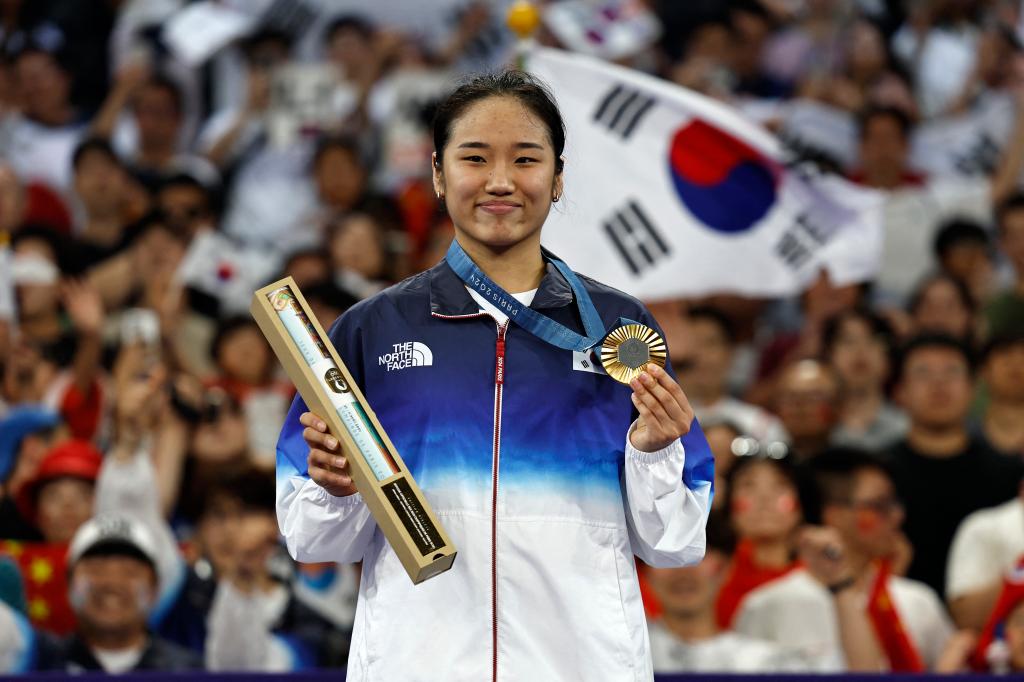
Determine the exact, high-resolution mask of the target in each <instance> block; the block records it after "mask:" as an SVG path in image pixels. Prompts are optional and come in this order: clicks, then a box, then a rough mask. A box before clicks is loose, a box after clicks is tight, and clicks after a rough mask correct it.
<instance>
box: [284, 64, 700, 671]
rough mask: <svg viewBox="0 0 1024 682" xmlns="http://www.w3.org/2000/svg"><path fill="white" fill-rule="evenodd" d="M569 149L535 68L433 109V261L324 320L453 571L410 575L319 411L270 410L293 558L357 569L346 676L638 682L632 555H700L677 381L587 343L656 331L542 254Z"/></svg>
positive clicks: (640, 658) (641, 651) (637, 306)
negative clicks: (436, 258)
mask: <svg viewBox="0 0 1024 682" xmlns="http://www.w3.org/2000/svg"><path fill="white" fill-rule="evenodd" d="M564 145H565V128H564V125H563V123H562V119H561V115H560V114H559V112H558V108H557V106H556V104H555V102H554V99H553V97H552V96H551V94H550V93H549V92H548V91H547V90H546V88H545V87H544V86H543V85H542V84H540V83H539V82H537V81H536V80H534V79H533V78H531V77H530V76H528V75H526V74H523V73H521V72H518V71H508V72H504V73H499V74H496V75H486V76H479V77H476V78H474V79H473V80H471V81H469V82H467V83H466V84H464V85H462V86H460V87H458V88H457V89H456V90H455V91H454V92H453V93H452V94H451V95H450V96H449V97H448V98H447V99H446V100H445V101H444V102H443V103H442V104H441V105H440V107H439V109H438V110H437V114H436V118H435V122H434V148H435V151H434V155H433V176H434V188H435V190H436V192H437V194H438V198H439V199H441V200H443V202H444V204H445V206H446V208H447V211H448V214H449V215H450V217H451V219H452V222H453V223H454V226H455V241H454V242H453V243H452V246H451V248H450V250H449V252H448V255H447V256H446V258H445V260H444V261H442V262H441V263H439V264H438V265H437V266H435V267H433V268H431V269H430V270H427V271H426V272H423V273H420V274H419V275H416V276H414V277H412V278H410V279H408V280H405V281H404V282H401V283H399V284H397V285H395V286H393V287H391V288H389V289H387V290H385V291H383V292H381V293H380V294H378V295H376V296H373V297H372V298H369V299H367V300H365V301H362V302H361V303H359V304H358V305H356V306H354V307H353V308H351V309H350V310H349V311H348V312H347V313H345V314H344V315H342V317H341V318H339V320H338V321H336V322H335V324H334V325H333V326H332V327H331V330H330V333H329V336H330V340H331V342H332V343H334V345H335V347H336V348H337V349H338V352H339V354H340V356H341V358H342V359H343V360H344V361H345V363H346V366H347V367H348V369H349V371H350V373H351V374H352V377H353V379H354V380H355V381H356V383H358V384H359V386H360V388H361V389H362V391H363V393H364V395H365V396H366V398H367V400H368V402H369V403H370V405H371V406H372V407H373V410H374V411H375V412H376V414H377V417H378V419H379V420H380V422H381V424H382V426H383V427H384V428H385V430H386V431H387V433H388V435H389V436H390V438H391V440H392V441H393V442H394V444H395V446H396V447H397V449H398V452H399V453H400V454H401V455H402V458H403V460H404V461H405V464H406V466H407V467H408V469H409V471H410V472H411V473H412V475H413V476H414V477H415V478H416V480H417V482H418V483H419V485H420V487H421V488H422V490H423V492H424V494H425V496H426V497H427V499H428V501H429V503H430V505H431V506H432V508H433V509H434V511H435V513H436V514H437V516H438V518H439V519H440V522H441V523H442V524H443V526H444V527H445V529H446V531H447V532H448V534H449V536H450V537H451V538H452V540H453V543H454V544H455V546H456V548H457V550H458V556H457V558H456V560H455V563H454V565H453V567H452V568H451V569H450V570H449V571H447V572H445V573H443V574H441V575H439V576H437V577H434V578H432V579H430V580H427V581H426V582H423V583H421V584H419V585H413V584H412V583H411V581H410V580H409V578H408V577H407V575H406V574H405V572H404V570H403V569H402V567H401V564H400V562H399V561H398V559H397V557H396V556H395V553H394V552H393V551H392V549H391V547H390V546H389V545H388V543H387V542H386V540H385V539H384V537H383V535H382V533H381V532H380V530H379V529H378V528H377V527H376V524H375V523H374V521H373V517H372V516H371V514H370V512H369V510H368V508H367V506H366V504H365V502H364V501H363V500H362V498H361V496H360V494H359V492H358V491H357V490H356V488H355V487H354V485H353V482H352V478H351V475H350V471H349V468H348V456H349V455H350V454H351V453H345V452H342V450H341V449H340V448H339V446H338V440H337V438H336V435H332V434H330V433H328V430H327V426H326V423H325V422H324V420H323V419H322V415H316V414H313V413H311V412H309V411H308V409H307V408H306V405H305V404H304V403H303V402H302V400H301V398H297V399H296V401H295V403H294V404H293V405H292V408H291V410H290V412H289V415H288V417H287V419H286V422H285V425H284V427H283V429H282V432H281V437H280V440H279V442H278V455H277V457H278V467H277V511H278V521H279V524H280V526H281V530H282V534H283V535H284V537H285V540H286V543H287V545H288V548H289V551H290V552H291V553H292V555H293V556H295V557H296V559H298V560H300V561H337V562H354V561H362V579H361V583H360V594H359V601H358V603H357V608H356V617H355V624H354V631H353V641H352V648H351V652H350V658H349V667H348V679H349V680H356V681H358V680H378V679H403V680H420V679H422V680H434V679H439V678H442V677H443V678H444V679H453V680H455V679H458V680H463V679H473V680H482V679H490V680H523V679H545V680H554V679H558V680H575V679H579V680H588V681H593V680H615V681H619V680H650V679H652V678H653V673H652V670H651V655H650V644H649V641H648V636H647V627H646V623H645V620H644V612H643V606H642V603H641V601H640V592H639V587H638V584H637V578H636V567H635V563H634V556H637V557H639V558H640V559H642V560H643V561H645V562H647V563H648V564H651V565H655V566H679V565H688V564H694V563H697V562H699V561H700V560H701V558H702V557H703V554H704V547H705V530H704V528H705V523H706V521H707V514H708V510H709V508H710V503H711V497H712V480H713V478H714V471H713V468H714V467H713V460H712V456H711V453H710V450H709V448H708V446H707V442H706V440H705V439H704V436H703V434H702V433H701V431H700V426H699V424H698V423H697V422H696V420H695V419H694V417H693V410H692V408H691V407H690V404H689V402H688V401H687V399H686V396H685V395H684V393H683V391H682V389H681V388H680V387H679V384H678V383H677V382H676V380H675V378H674V377H673V376H672V374H671V370H663V369H661V368H660V367H658V366H655V365H653V364H650V365H648V366H647V370H646V371H645V372H642V373H641V374H640V375H639V376H638V377H637V378H635V379H634V380H633V381H632V382H631V383H630V384H629V385H628V386H627V385H625V384H622V383H619V382H617V381H615V380H613V379H612V378H611V377H610V376H608V374H607V373H606V372H605V371H604V370H603V369H601V363H600V359H599V358H598V356H597V353H596V352H595V346H598V347H599V346H600V343H601V341H602V339H603V338H604V335H605V333H606V332H607V331H609V330H612V329H615V328H616V327H617V326H618V325H619V324H620V323H621V321H623V320H632V321H636V322H638V323H640V324H644V325H646V326H648V327H651V328H652V329H655V330H657V329H658V327H657V323H656V322H655V321H654V319H653V317H652V316H651V314H650V313H649V312H648V311H647V309H646V308H645V307H644V306H643V305H642V304H641V303H640V302H639V301H637V300H636V299H634V298H632V297H630V296H627V295H626V294H623V293H622V292H619V291H616V290H614V289H611V288H610V287H607V286H604V285H602V284H600V283H598V282H595V281H594V280H591V279H589V278H586V277H583V276H580V275H577V274H576V273H573V272H572V271H571V270H569V268H568V267H567V266H566V265H565V264H564V263H563V262H562V261H561V260H559V259H558V258H557V257H555V256H554V255H553V254H551V253H549V252H547V251H546V250H544V249H542V247H541V229H542V227H543V225H544V222H545V219H546V217H547V215H548V213H549V211H550V210H551V206H552V204H553V203H555V202H557V201H558V200H559V199H560V198H561V195H562V189H563V175H562V174H563V163H564V160H563V158H562V152H563V148H564ZM597 352H599V350H598V351H597ZM667 366H668V367H671V365H670V364H668V365H667ZM357 456H358V455H357Z"/></svg>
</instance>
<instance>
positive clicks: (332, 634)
mask: <svg viewBox="0 0 1024 682" xmlns="http://www.w3.org/2000/svg"><path fill="white" fill-rule="evenodd" d="M204 493H205V494H204V507H203V510H202V512H201V514H200V517H199V521H198V524H197V533H196V540H197V549H198V551H199V552H200V555H201V557H202V558H201V559H199V560H198V561H197V562H196V563H195V565H194V566H193V568H192V570H190V571H189V573H188V577H187V578H186V582H185V587H184V589H183V591H182V593H181V596H180V597H179V599H178V600H177V603H176V604H175V606H174V607H173V608H172V609H171V611H170V613H169V614H168V616H167V618H166V619H165V620H164V623H163V625H162V627H161V632H163V633H165V634H166V636H168V637H171V638H172V639H173V640H174V641H177V642H180V643H181V644H183V645H186V646H189V647H190V648H192V649H193V650H195V651H197V652H199V653H203V652H205V656H206V661H207V663H208V665H209V666H210V668H211V669H214V670H253V671H272V670H295V669H300V668H308V667H326V666H340V665H344V663H345V657H346V655H347V652H348V633H347V631H340V630H337V629H335V628H334V627H333V626H332V625H331V624H330V623H329V622H328V621H327V620H325V619H324V618H323V617H322V616H321V615H319V614H318V613H316V612H315V611H313V610H312V609H310V608H309V607H308V606H306V605H305V604H303V603H302V602H301V601H299V600H297V599H296V597H295V594H294V591H293V588H292V586H291V584H290V583H289V582H288V581H287V576H285V577H284V578H283V577H282V576H280V575H275V574H274V572H273V568H272V567H273V565H274V563H275V559H276V564H277V565H278V566H280V565H281V562H282V561H284V562H285V565H288V564H289V563H290V562H289V560H288V559H287V558H285V557H282V556H281V554H280V552H279V546H278V542H277V538H278V534H277V522H276V519H275V513H274V503H273V499H274V498H273V477H272V476H271V474H270V473H269V472H267V471H264V470H259V469H255V468H246V469H242V470H240V471H238V472H236V473H234V474H231V475H229V476H227V477H225V478H223V479H222V480H220V481H216V482H214V483H213V485H212V486H211V487H210V488H208V489H207V490H205V491H204ZM268 494H269V497H268ZM349 625H351V624H349Z"/></svg>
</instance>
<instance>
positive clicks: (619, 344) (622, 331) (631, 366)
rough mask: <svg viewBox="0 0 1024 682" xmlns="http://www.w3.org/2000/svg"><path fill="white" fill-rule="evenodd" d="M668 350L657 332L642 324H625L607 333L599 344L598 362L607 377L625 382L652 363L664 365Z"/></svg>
mask: <svg viewBox="0 0 1024 682" xmlns="http://www.w3.org/2000/svg"><path fill="white" fill-rule="evenodd" d="M667 357H668V350H667V348H666V346H665V340H664V339H662V338H661V337H660V336H659V335H658V332H656V331H654V330H653V329H651V328H650V327H647V326H645V325H642V324H627V325H625V326H624V327H619V328H618V329H616V330H614V331H612V332H610V333H609V334H608V336H606V337H604V342H603V343H602V344H601V364H602V365H604V369H605V371H606V372H608V376H610V377H611V378H613V379H615V380H616V381H619V382H621V383H623V384H628V383H629V382H630V381H632V380H633V379H634V378H636V377H638V376H640V373H641V372H643V371H644V370H645V369H646V368H647V364H648V363H651V362H653V363H654V364H656V365H658V366H659V367H664V366H665V359H666V358H667Z"/></svg>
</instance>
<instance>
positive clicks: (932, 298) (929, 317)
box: [914, 279, 973, 339]
mask: <svg viewBox="0 0 1024 682" xmlns="http://www.w3.org/2000/svg"><path fill="white" fill-rule="evenodd" d="M914 320H915V322H916V323H917V329H918V331H919V332H942V333H945V334H950V335H952V336H954V337H956V338H961V339H962V338H965V337H966V336H967V335H968V334H970V332H971V326H972V324H973V322H972V320H971V311H970V310H968V309H967V307H966V306H964V304H963V301H962V300H961V298H960V295H959V294H958V293H957V290H956V286H955V285H953V284H952V283H951V282H949V281H948V280H944V279H939V280H935V281H934V282H932V283H931V284H929V285H928V288H927V290H926V291H925V293H924V295H923V296H921V302H920V303H919V304H918V306H917V309H916V310H914Z"/></svg>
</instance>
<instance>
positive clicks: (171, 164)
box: [91, 63, 198, 189]
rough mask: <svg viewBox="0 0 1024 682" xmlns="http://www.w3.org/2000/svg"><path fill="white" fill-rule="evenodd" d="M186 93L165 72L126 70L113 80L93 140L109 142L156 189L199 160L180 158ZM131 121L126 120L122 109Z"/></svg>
mask: <svg viewBox="0 0 1024 682" xmlns="http://www.w3.org/2000/svg"><path fill="white" fill-rule="evenodd" d="M184 97H185V96H184V93H183V92H182V89H181V88H180V87H179V86H178V84H177V83H176V82H175V81H174V80H173V79H171V78H170V77H169V76H167V75H166V74H163V73H152V72H151V69H150V67H149V66H148V65H146V64H144V63H135V64H129V65H126V66H125V67H124V68H123V69H122V70H121V72H120V73H119V74H118V75H117V78H116V81H115V82H114V85H113V87H112V88H111V90H110V92H109V94H108V95H107V99H106V101H105V102H104V103H103V106H102V107H101V108H100V111H99V113H98V114H97V115H96V117H95V118H94V119H93V122H92V127H91V132H92V134H93V135H96V136H98V137H101V138H103V139H106V140H109V141H110V143H111V144H112V145H113V146H114V147H115V148H116V149H117V150H118V153H119V154H120V155H121V156H122V158H124V159H125V160H126V162H127V165H128V166H129V168H131V171H132V173H133V174H134V175H135V176H136V177H137V178H139V179H140V180H141V181H142V182H143V184H144V185H145V186H147V187H148V188H150V189H155V188H156V187H157V186H158V185H159V183H160V181H161V179H162V178H163V177H164V176H166V175H167V174H169V173H171V172H173V171H174V170H178V169H180V167H182V166H184V165H186V164H188V163H195V162H196V161H198V158H196V157H190V156H186V155H184V154H182V153H181V152H180V150H181V149H182V148H183V147H185V146H187V143H188V140H184V139H182V127H183V124H184V117H185V111H184V104H185V102H184ZM127 109H130V110H131V114H132V116H131V118H130V119H124V118H122V114H123V112H124V111H125V110H127Z"/></svg>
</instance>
